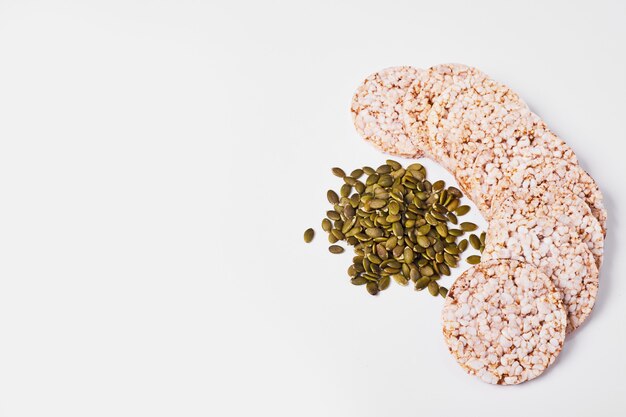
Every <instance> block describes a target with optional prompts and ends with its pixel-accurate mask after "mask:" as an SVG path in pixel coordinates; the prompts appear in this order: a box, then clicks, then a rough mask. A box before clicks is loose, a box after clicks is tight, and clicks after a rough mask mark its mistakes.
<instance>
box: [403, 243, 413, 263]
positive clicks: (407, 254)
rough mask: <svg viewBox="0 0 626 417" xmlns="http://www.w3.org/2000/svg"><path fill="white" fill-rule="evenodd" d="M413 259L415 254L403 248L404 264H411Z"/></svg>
mask: <svg viewBox="0 0 626 417" xmlns="http://www.w3.org/2000/svg"><path fill="white" fill-rule="evenodd" d="M414 259H415V253H414V252H413V251H412V250H411V249H409V248H408V247H407V248H404V262H406V263H407V264H410V263H413V260H414Z"/></svg>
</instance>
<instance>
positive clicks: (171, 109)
mask: <svg viewBox="0 0 626 417" xmlns="http://www.w3.org/2000/svg"><path fill="white" fill-rule="evenodd" d="M545 3H547V2H539V1H537V2H531V3H530V4H529V3H528V2H521V1H520V2H516V3H515V4H514V3H513V2H499V1H493V2H480V1H474V2H461V1H456V2H454V1H446V2H434V1H433V2H424V1H421V2H418V1H406V2H397V3H395V4H394V5H392V4H390V3H389V4H388V2H380V1H377V2H373V1H370V2H363V1H359V2H356V1H354V2H335V1H333V2H327V1H322V2H307V3H303V2H288V1H285V2H253V1H249V2H240V3H235V2H214V1H209V2H201V1H182V0H176V1H174V0H170V1H165V0H163V1H159V2H152V1H138V0H135V1H132V0H131V1H127V0H124V1H122V0H115V1H111V0H107V1H46V2H43V1H41V2H38V1H28V0H20V1H17V0H15V1H7V0H4V1H0V416H7V417H17V416H64V417H70V416H113V415H114V416H140V415H141V416H143V415H146V416H148V415H149V416H216V417H217V416H219V417H222V416H256V415H259V416H276V417H278V416H294V415H296V416H340V417H350V416H359V417H367V416H418V415H419V416H481V417H488V416H502V415H508V416H528V415H529V414H530V413H531V410H533V411H532V413H533V414H535V415H567V416H569V417H572V416H589V415H594V416H617V415H624V409H625V407H626V395H624V394H626V382H625V381H626V360H624V349H625V348H626V347H625V342H626V326H625V323H626V313H625V309H624V305H625V298H624V297H625V289H626V281H625V280H624V279H623V275H624V271H625V270H626V256H624V255H625V253H624V249H623V247H622V246H621V240H622V238H621V237H622V236H625V235H626V226H625V222H624V221H623V220H622V219H623V218H624V217H625V215H626V212H625V210H624V207H625V204H626V194H625V193H624V186H623V184H624V178H626V168H625V167H626V163H625V162H624V161H625V160H624V155H625V154H624V151H625V150H626V149H625V148H624V142H625V140H626V138H625V136H626V135H625V133H624V131H625V130H624V120H625V119H624V115H625V114H626V104H625V102H626V101H625V100H624V97H625V95H626V78H625V77H624V74H626V58H625V54H624V51H625V50H626V49H625V48H626V26H625V25H624V18H625V17H626V3H624V2H620V1H617V0H616V1H597V2H593V4H594V6H593V7H588V6H584V4H586V3H587V2H571V1H568V2H565V1H564V2H550V3H549V5H547V4H545ZM438 4H440V5H438ZM448 61H457V62H463V63H467V64H471V65H475V66H477V67H479V68H480V69H482V70H484V71H486V72H487V73H489V74H491V75H492V76H493V77H495V78H497V79H498V80H500V81H502V82H504V83H507V84H508V85H510V86H511V87H513V88H514V89H516V90H517V91H518V92H519V93H520V94H521V95H522V96H523V97H524V98H525V99H526V100H527V101H528V102H529V103H530V104H531V106H532V107H533V109H534V110H535V111H537V112H538V113H539V114H540V115H541V116H543V117H544V118H545V120H547V121H548V123H549V125H550V126H551V127H552V128H554V129H555V130H556V132H558V133H559V134H560V135H562V136H563V137H564V138H565V139H566V140H567V141H568V142H569V143H571V145H572V146H573V148H574V149H575V151H576V153H577V154H578V156H579V158H580V160H581V161H582V164H583V166H584V167H585V168H586V169H587V170H588V171H589V172H590V173H591V175H592V176H593V177H594V178H595V179H596V180H597V182H598V183H599V184H600V187H601V188H602V190H603V191H604V195H605V200H606V204H607V207H608V209H609V216H610V220H609V237H608V240H607V243H606V248H607V253H606V257H605V265H604V267H603V269H602V276H601V288H600V298H599V302H598V305H597V306H596V310H595V313H594V314H593V316H592V317H591V319H590V320H589V322H588V323H587V324H586V325H585V326H584V327H583V328H582V329H580V331H579V332H577V333H576V334H575V336H574V337H572V338H570V339H569V340H568V342H567V344H566V346H565V350H564V352H563V354H562V355H561V356H560V358H559V359H558V362H557V363H556V366H554V367H553V368H552V369H551V370H550V371H549V372H548V373H547V374H545V375H543V376H542V377H541V378H539V379H537V380H536V381H534V382H531V383H528V384H524V385H521V386H517V387H505V388H503V387H493V386H488V385H485V384H483V383H481V382H479V381H478V380H476V379H475V378H471V377H469V376H467V375H465V373H464V372H463V371H462V370H461V369H460V368H459V367H458V366H457V365H456V364H455V362H454V361H453V359H452V357H451V356H450V355H449V354H448V353H447V351H446V348H445V347H444V345H443V341H442V337H441V335H440V327H439V326H440V324H439V312H440V308H441V306H442V300H441V299H433V298H431V297H429V296H428V295H426V294H416V293H415V292H414V291H412V290H410V289H407V288H399V287H398V286H393V287H392V288H391V289H390V290H388V291H387V292H385V293H383V294H382V295H381V296H380V297H378V298H372V297H370V296H368V295H367V294H365V292H364V291H362V290H361V289H358V288H354V287H353V286H351V285H350V284H349V283H348V281H347V279H346V277H345V269H346V268H347V266H348V262H349V257H348V256H342V257H336V256H331V255H330V254H328V253H327V252H326V249H325V246H326V245H325V243H324V236H323V235H322V234H321V233H318V236H317V239H316V240H315V241H314V243H313V244H312V245H308V246H307V245H305V244H304V243H302V232H303V231H304V229H305V228H307V227H309V226H311V225H313V226H315V227H316V228H317V229H318V231H319V221H320V219H321V216H322V214H323V213H324V211H325V210H326V204H325V203H324V200H325V191H326V189H327V188H328V187H329V186H337V184H338V182H337V181H336V180H335V178H333V177H332V176H330V174H329V168H330V167H331V166H334V165H339V166H342V167H355V166H357V165H362V164H371V165H374V164H377V163H379V162H381V161H383V160H384V156H383V155H380V154H378V153H377V152H376V151H375V150H374V149H372V148H370V147H369V146H367V145H365V144H364V143H363V142H362V141H361V140H360V139H359V138H358V136H357V134H356V132H355V131H354V129H353V127H352V123H351V119H350V114H349V111H348V107H349V103H350V99H351V96H352V93H353V91H354V89H355V88H356V86H357V85H358V83H359V82H360V81H361V80H362V79H363V78H364V77H365V76H367V75H368V74H369V73H370V72H372V71H375V70H378V69H380V68H384V67H386V66H391V65H399V64H412V65H415V66H421V67H428V66H429V65H432V64H436V63H441V62H448ZM428 167H429V169H430V172H431V177H433V178H435V177H437V176H439V173H438V170H437V169H436V168H435V167H434V166H433V164H428ZM445 177H446V178H448V177H447V176H445Z"/></svg>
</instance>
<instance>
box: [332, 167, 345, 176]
mask: <svg viewBox="0 0 626 417" xmlns="http://www.w3.org/2000/svg"><path fill="white" fill-rule="evenodd" d="M331 171H332V173H333V175H334V176H335V177H339V178H343V177H345V176H346V173H345V172H344V170H343V169H341V168H337V167H335V168H333V169H332V170H331Z"/></svg>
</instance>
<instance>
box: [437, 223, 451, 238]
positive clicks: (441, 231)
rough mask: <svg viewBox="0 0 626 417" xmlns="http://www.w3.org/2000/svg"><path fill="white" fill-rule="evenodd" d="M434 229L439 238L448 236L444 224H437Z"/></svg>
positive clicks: (446, 227)
mask: <svg viewBox="0 0 626 417" xmlns="http://www.w3.org/2000/svg"><path fill="white" fill-rule="evenodd" d="M436 229H437V233H439V236H441V237H446V236H448V226H446V224H445V223H439V224H438V225H437V227H436Z"/></svg>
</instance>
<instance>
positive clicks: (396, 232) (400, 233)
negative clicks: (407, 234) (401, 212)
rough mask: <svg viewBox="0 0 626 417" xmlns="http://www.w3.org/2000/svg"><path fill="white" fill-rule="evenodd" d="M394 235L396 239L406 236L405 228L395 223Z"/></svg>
mask: <svg viewBox="0 0 626 417" xmlns="http://www.w3.org/2000/svg"><path fill="white" fill-rule="evenodd" d="M392 230H393V234H394V235H396V237H402V236H403V235H404V228H403V227H402V225H401V224H400V223H394V224H393V226H392Z"/></svg>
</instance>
